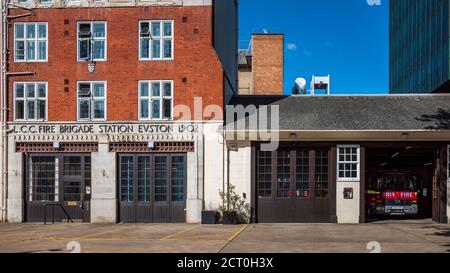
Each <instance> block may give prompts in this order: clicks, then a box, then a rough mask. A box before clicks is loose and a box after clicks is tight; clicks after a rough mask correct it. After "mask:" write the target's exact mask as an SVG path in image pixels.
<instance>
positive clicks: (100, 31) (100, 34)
mask: <svg viewBox="0 0 450 273" xmlns="http://www.w3.org/2000/svg"><path fill="white" fill-rule="evenodd" d="M93 25H94V37H95V38H104V37H106V32H105V29H106V26H105V23H94V24H93Z"/></svg>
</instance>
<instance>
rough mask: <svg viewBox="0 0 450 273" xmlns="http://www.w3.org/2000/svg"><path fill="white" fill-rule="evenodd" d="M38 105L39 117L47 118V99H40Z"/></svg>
mask: <svg viewBox="0 0 450 273" xmlns="http://www.w3.org/2000/svg"><path fill="white" fill-rule="evenodd" d="M37 103H38V105H37V106H38V107H37V111H38V112H37V118H38V119H45V113H46V103H45V100H38V101H37Z"/></svg>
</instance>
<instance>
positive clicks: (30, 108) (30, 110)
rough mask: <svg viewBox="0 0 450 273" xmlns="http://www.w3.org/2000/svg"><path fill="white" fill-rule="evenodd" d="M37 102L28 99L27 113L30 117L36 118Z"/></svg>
mask: <svg viewBox="0 0 450 273" xmlns="http://www.w3.org/2000/svg"><path fill="white" fill-rule="evenodd" d="M34 107H35V103H34V101H27V113H28V119H36V115H35V114H36V113H35V109H34Z"/></svg>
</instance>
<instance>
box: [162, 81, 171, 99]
mask: <svg viewBox="0 0 450 273" xmlns="http://www.w3.org/2000/svg"><path fill="white" fill-rule="evenodd" d="M163 89H164V96H166V97H171V96H172V83H170V82H165V83H163Z"/></svg>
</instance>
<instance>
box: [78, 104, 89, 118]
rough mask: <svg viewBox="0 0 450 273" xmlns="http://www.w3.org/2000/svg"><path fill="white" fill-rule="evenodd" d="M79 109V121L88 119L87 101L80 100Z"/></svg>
mask: <svg viewBox="0 0 450 273" xmlns="http://www.w3.org/2000/svg"><path fill="white" fill-rule="evenodd" d="M79 108H80V119H89V118H90V110H89V101H88V100H80V101H79Z"/></svg>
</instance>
